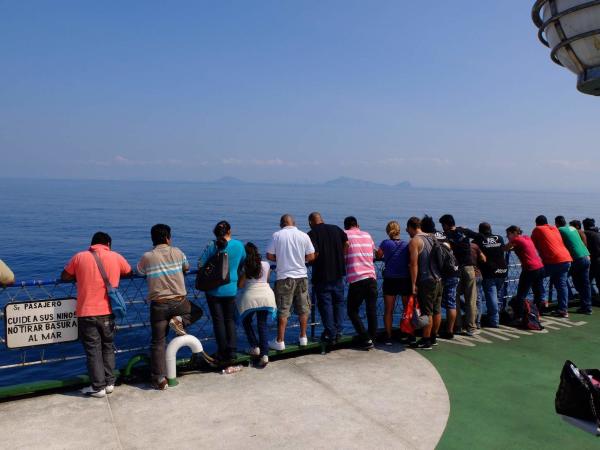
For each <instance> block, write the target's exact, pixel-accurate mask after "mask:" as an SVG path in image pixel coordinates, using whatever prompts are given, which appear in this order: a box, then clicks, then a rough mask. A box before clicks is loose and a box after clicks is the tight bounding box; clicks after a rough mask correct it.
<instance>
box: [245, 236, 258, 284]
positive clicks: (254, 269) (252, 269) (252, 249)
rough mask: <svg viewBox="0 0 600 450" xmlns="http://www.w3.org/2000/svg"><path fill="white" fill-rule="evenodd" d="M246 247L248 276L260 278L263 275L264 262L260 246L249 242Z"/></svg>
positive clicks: (246, 270)
mask: <svg viewBox="0 0 600 450" xmlns="http://www.w3.org/2000/svg"><path fill="white" fill-rule="evenodd" d="M244 248H245V249H246V261H245V262H244V271H245V272H246V278H254V279H258V278H260V277H261V276H262V264H261V257H260V253H259V252H258V247H256V245H254V244H253V243H252V242H248V243H247V244H246V245H245V247H244Z"/></svg>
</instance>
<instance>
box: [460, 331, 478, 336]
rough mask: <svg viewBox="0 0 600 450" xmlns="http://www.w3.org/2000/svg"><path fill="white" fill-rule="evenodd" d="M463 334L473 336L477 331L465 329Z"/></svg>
mask: <svg viewBox="0 0 600 450" xmlns="http://www.w3.org/2000/svg"><path fill="white" fill-rule="evenodd" d="M461 334H462V335H463V336H467V337H473V336H475V333H473V332H472V331H468V330H465V331H463V332H462V333H461Z"/></svg>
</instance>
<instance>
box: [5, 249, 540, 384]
mask: <svg viewBox="0 0 600 450" xmlns="http://www.w3.org/2000/svg"><path fill="white" fill-rule="evenodd" d="M510 261H511V262H510V264H509V271H508V277H507V280H506V283H505V289H504V292H503V295H502V301H506V299H508V298H510V297H512V296H513V295H514V294H515V293H516V287H517V283H518V278H519V274H520V265H519V264H517V263H516V261H514V258H513V259H511V260H510ZM376 267H377V274H378V279H379V281H381V273H382V270H383V264H382V263H379V262H378V263H376ZM194 279H195V271H192V272H190V273H188V274H187V275H186V277H185V282H186V287H187V291H188V298H189V299H190V300H191V301H193V302H195V303H196V304H197V305H198V306H200V307H201V308H202V309H203V310H204V315H203V317H202V318H201V319H200V320H198V321H197V322H196V323H194V324H193V325H191V326H190V327H189V328H188V332H189V333H190V334H192V335H194V336H196V337H197V338H198V339H200V341H201V342H202V344H203V346H204V347H205V348H206V349H207V351H209V352H210V351H212V350H214V349H215V342H214V336H213V329H212V324H211V322H210V314H209V312H208V307H207V305H206V299H205V297H204V293H202V292H200V291H197V290H196V289H195V288H194ZM379 286H380V296H379V301H378V306H377V311H378V316H379V317H380V318H381V317H383V299H382V295H381V284H379ZM119 289H120V291H121V293H122V294H123V296H124V297H125V299H126V301H127V304H128V311H127V317H125V318H124V319H122V320H119V321H118V322H117V334H116V338H115V348H116V355H117V366H118V367H122V366H123V365H124V364H125V363H126V361H127V359H128V358H130V357H131V356H133V354H135V353H139V352H146V351H147V350H148V349H149V346H150V338H151V330H150V312H149V307H148V305H147V303H146V301H145V298H146V294H147V287H146V280H145V278H143V277H140V276H133V277H131V278H123V279H121V283H120V285H119ZM546 292H548V289H546ZM75 296H76V285H75V284H74V283H73V282H64V281H60V280H32V281H26V282H17V283H15V284H13V285H11V286H6V287H0V330H1V331H0V333H1V335H0V380H1V381H0V386H7V385H11V384H16V383H22V382H25V381H27V382H29V381H37V380H40V379H48V378H54V379H57V377H58V378H63V377H65V376H73V375H77V374H80V373H84V372H85V366H84V359H85V354H84V352H83V348H82V346H81V344H80V343H79V342H68V343H58V344H49V345H42V346H38V347H28V348H22V349H8V348H7V346H6V334H5V333H6V324H5V317H4V306H5V305H7V304H10V303H14V302H23V301H34V300H46V299H51V300H52V299H61V298H68V297H75ZM481 304H482V306H483V309H484V310H485V300H483V299H481ZM401 315H402V302H400V301H398V302H397V303H396V308H395V310H394V324H397V323H398V320H399V318H400V317H401ZM380 324H381V322H380ZM270 326H271V328H272V329H271V330H270V331H271V333H274V330H275V328H276V326H275V324H271V325H270ZM298 328H299V323H298V321H297V319H296V317H295V316H294V315H293V316H292V317H291V318H290V321H289V324H288V333H287V335H286V340H288V341H289V342H293V340H294V338H295V337H297V333H298V331H299V330H298ZM321 331H322V327H321V323H320V317H319V314H318V311H317V310H316V308H315V302H314V301H313V308H312V313H311V318H310V328H309V334H310V336H309V337H310V338H311V339H315V338H318V337H319V336H320V333H321ZM345 331H346V332H348V333H350V332H351V331H352V332H353V328H352V325H351V324H350V323H349V321H348V324H347V325H346V326H345ZM244 343H245V335H244V333H243V332H242V331H241V327H240V328H239V330H238V349H243V348H244V347H243V344H244Z"/></svg>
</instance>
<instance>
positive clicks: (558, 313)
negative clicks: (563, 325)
mask: <svg viewBox="0 0 600 450" xmlns="http://www.w3.org/2000/svg"><path fill="white" fill-rule="evenodd" d="M552 317H559V318H561V319H567V318H568V317H569V313H568V312H567V311H559V310H556V311H552Z"/></svg>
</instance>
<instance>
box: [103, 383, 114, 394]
mask: <svg viewBox="0 0 600 450" xmlns="http://www.w3.org/2000/svg"><path fill="white" fill-rule="evenodd" d="M104 390H105V391H106V393H107V394H112V393H113V391H114V390H115V385H114V384H109V385H108V386H106V387H105V388H104Z"/></svg>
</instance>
